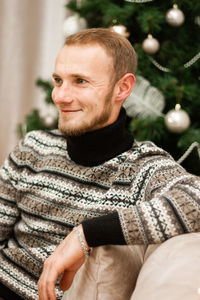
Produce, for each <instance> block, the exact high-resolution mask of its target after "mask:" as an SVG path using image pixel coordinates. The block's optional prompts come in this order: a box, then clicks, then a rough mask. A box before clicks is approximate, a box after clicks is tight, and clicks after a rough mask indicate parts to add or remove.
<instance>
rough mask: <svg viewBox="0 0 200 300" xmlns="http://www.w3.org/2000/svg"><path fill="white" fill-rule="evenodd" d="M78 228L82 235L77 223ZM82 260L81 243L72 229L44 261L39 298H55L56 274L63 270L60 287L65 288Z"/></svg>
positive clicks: (40, 299)
mask: <svg viewBox="0 0 200 300" xmlns="http://www.w3.org/2000/svg"><path fill="white" fill-rule="evenodd" d="M78 229H79V230H80V232H81V234H82V235H83V237H84V234H83V229H82V225H79V227H78ZM86 245H87V244H86ZM84 260H85V257H84V253H83V250H82V247H81V244H80V242H79V240H78V238H77V235H76V233H75V232H74V231H72V232H71V233H70V234H69V235H68V236H67V237H66V238H65V239H64V240H63V241H62V243H61V244H60V245H59V246H58V247H57V248H56V250H55V251H54V252H53V253H52V254H51V255H50V256H49V257H48V258H47V259H46V260H45V262H44V267H43V271H42V274H41V276H40V279H39V281H38V292H39V300H56V294H55V282H56V280H57V278H58V276H59V275H60V274H61V273H62V272H64V273H63V275H62V278H61V280H60V288H61V289H62V290H67V289H68V288H69V287H70V286H71V284H72V282H73V279H74V276H75V274H76V272H77V271H78V269H79V268H80V267H81V266H82V264H83V263H84Z"/></svg>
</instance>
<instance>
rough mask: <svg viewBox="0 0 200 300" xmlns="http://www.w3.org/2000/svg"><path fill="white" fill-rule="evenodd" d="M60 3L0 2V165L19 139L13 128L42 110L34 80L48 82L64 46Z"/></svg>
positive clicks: (50, 0)
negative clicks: (38, 109) (35, 109)
mask: <svg viewBox="0 0 200 300" xmlns="http://www.w3.org/2000/svg"><path fill="white" fill-rule="evenodd" d="M65 4H66V1H64V0H0V164H1V163H2V162H3V160H4V158H5V157H6V156H7V155H8V153H9V152H10V151H11V150H12V149H13V147H14V146H15V145H16V142H17V141H18V139H19V135H18V133H17V127H18V124H19V123H23V122H24V120H25V116H26V115H27V114H28V113H29V112H30V111H31V110H32V109H33V108H35V107H40V108H41V107H42V105H43V101H42V97H43V94H42V91H41V90H40V89H39V88H38V87H37V86H36V84H35V82H36V79H37V78H38V77H43V78H46V79H49V78H51V74H52V72H53V67H54V61H55V57H56V54H57V53H58V51H59V49H60V48H61V46H62V44H63V42H64V36H63V21H64V19H65V18H66V16H67V10H66V8H65Z"/></svg>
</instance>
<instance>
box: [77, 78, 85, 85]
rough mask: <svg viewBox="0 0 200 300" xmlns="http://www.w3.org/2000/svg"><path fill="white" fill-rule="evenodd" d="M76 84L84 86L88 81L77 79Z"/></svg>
mask: <svg viewBox="0 0 200 300" xmlns="http://www.w3.org/2000/svg"><path fill="white" fill-rule="evenodd" d="M76 83H78V84H84V83H87V81H86V80H85V79H83V78H76Z"/></svg>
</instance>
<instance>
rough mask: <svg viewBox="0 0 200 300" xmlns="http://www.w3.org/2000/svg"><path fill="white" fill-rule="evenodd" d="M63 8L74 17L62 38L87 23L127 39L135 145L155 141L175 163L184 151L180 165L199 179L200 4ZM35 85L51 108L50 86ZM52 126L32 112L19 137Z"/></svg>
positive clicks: (90, 0) (152, 0) (116, 1)
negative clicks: (131, 53) (134, 65)
mask: <svg viewBox="0 0 200 300" xmlns="http://www.w3.org/2000/svg"><path fill="white" fill-rule="evenodd" d="M67 8H68V9H70V10H71V11H73V12H74V13H75V15H74V19H73V20H72V17H70V18H71V19H70V18H68V20H66V24H65V28H66V35H68V34H70V33H73V30H74V31H77V30H80V29H82V28H83V27H85V26H86V25H85V24H86V23H87V27H88V28H91V27H106V28H110V30H114V31H117V32H118V33H120V34H122V35H124V36H125V37H126V38H128V39H129V41H130V42H131V44H132V45H133V47H134V48H135V50H136V52H137V55H138V69H137V73H136V86H135V88H134V89H133V92H132V94H131V95H130V97H129V98H128V99H127V100H126V102H125V104H124V106H125V108H126V110H127V114H128V121H127V126H128V128H129V129H130V131H131V132H132V134H133V135H134V137H135V138H136V139H137V140H151V141H153V142H155V143H156V144H157V145H158V146H160V147H162V148H164V149H165V150H167V151H168V152H169V153H170V154H171V155H172V156H173V157H174V158H175V159H176V160H177V159H179V158H180V157H181V156H182V155H183V154H184V153H185V152H186V150H188V149H189V151H188V152H187V153H185V157H186V158H185V157H183V159H182V160H183V162H182V165H183V166H184V167H185V168H186V169H187V170H188V171H189V172H191V173H194V174H197V175H200V159H199V155H200V150H199V144H200V122H199V111H200V101H199V98H198V97H199V94H200V89H199V80H200V74H199V62H200V60H199V58H200V2H199V1H196V0H181V1H176V2H175V1H161V0H160V1H159V0H83V1H80V0H79V1H78V0H77V1H75V0H72V1H70V2H69V3H68V4H67ZM71 31H72V32H71ZM37 84H38V85H39V86H41V87H42V88H43V89H44V91H45V93H46V102H47V103H50V106H51V105H52V100H51V89H52V85H51V83H49V82H48V81H42V80H38V81H37ZM56 126H57V120H56V119H55V118H54V119H53V120H52V121H51V120H50V122H48V121H47V120H45V119H44V118H42V117H41V116H40V114H39V112H38V111H35V110H34V111H33V112H32V113H31V114H30V115H29V116H27V119H26V128H25V130H24V127H22V126H21V133H22V134H23V133H24V131H26V132H27V131H30V130H33V129H45V128H49V129H52V128H55V127H56ZM22 128H23V130H22ZM193 146H197V147H193ZM190 149H191V151H190Z"/></svg>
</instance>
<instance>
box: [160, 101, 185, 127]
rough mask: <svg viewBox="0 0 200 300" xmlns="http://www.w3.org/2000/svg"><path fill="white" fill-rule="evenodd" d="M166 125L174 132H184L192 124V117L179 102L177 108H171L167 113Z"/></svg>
mask: <svg viewBox="0 0 200 300" xmlns="http://www.w3.org/2000/svg"><path fill="white" fill-rule="evenodd" d="M165 125H166V127H167V129H168V130H169V131H171V132H173V133H182V132H184V131H185V130H186V129H188V128H189V126H190V117H189V115H188V114H187V113H186V111H184V110H183V109H181V107H180V105H179V104H177V105H176V107H175V109H172V110H170V111H169V112H168V113H167V114H166V115H165Z"/></svg>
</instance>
